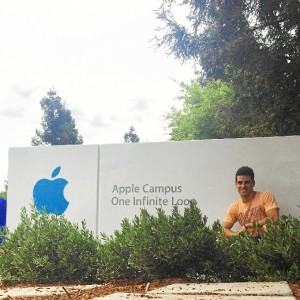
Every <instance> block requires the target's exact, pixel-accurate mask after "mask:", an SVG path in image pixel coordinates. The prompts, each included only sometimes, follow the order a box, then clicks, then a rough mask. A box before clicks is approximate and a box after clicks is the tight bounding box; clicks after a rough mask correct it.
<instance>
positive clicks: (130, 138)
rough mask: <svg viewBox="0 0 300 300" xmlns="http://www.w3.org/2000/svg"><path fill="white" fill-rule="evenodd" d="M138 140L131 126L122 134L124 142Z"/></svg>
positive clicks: (135, 141)
mask: <svg viewBox="0 0 300 300" xmlns="http://www.w3.org/2000/svg"><path fill="white" fill-rule="evenodd" d="M139 141H140V138H139V136H138V135H137V134H136V132H135V129H134V127H133V126H130V127H129V131H128V132H127V133H125V134H124V143H138V142H139Z"/></svg>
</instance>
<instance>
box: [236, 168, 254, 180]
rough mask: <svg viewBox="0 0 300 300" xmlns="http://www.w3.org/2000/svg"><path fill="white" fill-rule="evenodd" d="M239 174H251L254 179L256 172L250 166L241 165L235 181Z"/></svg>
mask: <svg viewBox="0 0 300 300" xmlns="http://www.w3.org/2000/svg"><path fill="white" fill-rule="evenodd" d="M238 176H249V177H250V178H251V180H252V181H254V172H253V170H252V169H251V168H250V167H247V166H244V167H240V168H239V169H238V170H237V171H236V174H235V182H236V180H237V177H238Z"/></svg>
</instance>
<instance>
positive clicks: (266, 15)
mask: <svg viewBox="0 0 300 300" xmlns="http://www.w3.org/2000/svg"><path fill="white" fill-rule="evenodd" d="M176 6H180V7H179V9H180V10H181V9H182V7H184V6H186V7H187V8H188V11H189V12H188V14H187V18H186V20H185V23H183V22H179V21H178V20H179V18H177V15H176V10H175V8H176ZM157 15H158V18H159V19H160V20H161V21H162V22H163V23H164V24H165V28H164V31H162V30H160V31H159V32H160V33H162V34H161V35H160V36H159V35H157V36H156V41H157V45H158V46H159V47H162V46H165V47H166V48H167V51H168V53H169V54H174V55H175V57H177V58H178V59H181V60H183V61H185V60H193V61H194V62H195V64H196V65H197V66H198V67H199V70H200V72H202V73H203V75H204V76H205V79H206V80H208V81H209V80H217V79H221V80H223V81H225V82H230V83H232V84H233V87H234V90H235V96H234V99H233V102H232V105H231V108H230V111H229V112H230V114H231V116H232V117H233V116H235V118H232V120H234V125H235V126H239V127H240V132H241V134H242V136H271V135H294V134H300V55H299V54H300V28H299V24H300V22H299V20H300V2H299V1H294V0H283V1H277V0H268V1H262V0H241V1H233V0H217V1H211V0H200V1H194V0H182V1H176V0H162V6H161V8H160V9H159V10H158V11H157Z"/></svg>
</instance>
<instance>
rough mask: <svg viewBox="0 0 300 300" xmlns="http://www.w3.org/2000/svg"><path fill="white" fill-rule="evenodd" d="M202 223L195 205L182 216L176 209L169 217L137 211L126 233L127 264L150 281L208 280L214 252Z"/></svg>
mask: <svg viewBox="0 0 300 300" xmlns="http://www.w3.org/2000/svg"><path fill="white" fill-rule="evenodd" d="M206 222H207V218H206V217H204V216H202V214H201V212H200V209H199V208H198V207H197V205H196V203H195V202H192V203H191V204H190V206H189V207H187V208H185V209H184V213H183V215H181V214H180V213H179V209H178V207H177V206H174V207H173V210H172V214H171V215H169V216H168V215H166V214H165V212H164V211H163V210H162V209H157V216H153V215H150V214H149V213H148V212H147V211H146V210H141V213H140V216H136V217H135V218H134V219H133V221H132V224H131V228H130V232H129V239H128V241H129V244H130V249H131V253H130V257H129V260H128V261H129V264H130V265H131V266H133V267H134V268H136V269H137V270H138V271H139V274H140V276H141V277H144V278H150V279H152V278H166V277H183V278H184V277H189V278H194V277H196V276H200V275H201V276H202V278H206V277H207V276H210V275H211V274H212V273H213V269H214V268H213V262H214V257H215V254H216V249H215V236H214V233H213V232H212V231H211V230H210V229H209V228H208V227H207V226H206Z"/></svg>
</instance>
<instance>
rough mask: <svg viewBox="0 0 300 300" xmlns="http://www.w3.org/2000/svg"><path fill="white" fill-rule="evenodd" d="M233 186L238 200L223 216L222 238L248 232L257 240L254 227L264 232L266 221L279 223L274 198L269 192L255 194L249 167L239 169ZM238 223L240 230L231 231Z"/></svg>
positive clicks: (257, 235) (252, 175)
mask: <svg viewBox="0 0 300 300" xmlns="http://www.w3.org/2000/svg"><path fill="white" fill-rule="evenodd" d="M235 186H236V189H237V191H238V193H239V194H240V199H238V200H237V201H235V202H234V203H232V204H231V205H230V206H229V208H228V210H227V212H226V215H225V218H224V221H223V224H222V231H223V234H224V236H226V237H233V236H236V235H238V234H240V233H241V232H244V231H246V230H247V231H248V232H249V234H250V235H251V236H252V237H253V238H254V239H258V238H259V233H258V232H257V230H256V226H260V227H261V228H262V229H263V230H264V231H266V222H267V220H268V219H269V220H272V221H274V223H278V221H279V207H278V204H277V202H276V200H275V198H274V196H273V195H272V194H271V193H269V192H256V191H254V190H253V188H254V186H255V181H254V172H253V170H252V169H251V168H249V167H241V168H239V169H238V170H237V172H236V175H235ZM236 222H239V223H240V225H241V228H240V229H239V230H238V231H233V230H232V227H233V225H234V224H235V223H236Z"/></svg>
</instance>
